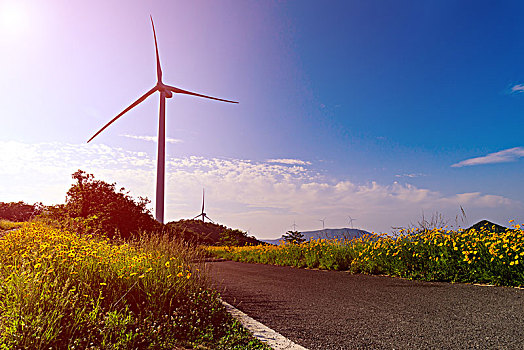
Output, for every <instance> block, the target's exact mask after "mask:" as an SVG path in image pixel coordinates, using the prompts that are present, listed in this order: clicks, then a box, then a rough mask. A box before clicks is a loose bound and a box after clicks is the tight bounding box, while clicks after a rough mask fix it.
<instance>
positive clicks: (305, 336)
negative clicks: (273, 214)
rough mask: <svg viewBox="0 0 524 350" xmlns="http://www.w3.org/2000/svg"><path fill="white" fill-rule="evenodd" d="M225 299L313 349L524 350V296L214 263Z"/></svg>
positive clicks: (486, 289) (381, 278) (215, 278)
mask: <svg viewBox="0 0 524 350" xmlns="http://www.w3.org/2000/svg"><path fill="white" fill-rule="evenodd" d="M206 265H207V267H208V268H209V272H210V273H209V275H210V278H211V283H212V284H213V285H214V286H215V288H216V289H217V290H219V291H220V292H221V294H222V298H223V299H224V300H225V301H227V302H228V303H230V304H232V305H233V306H235V307H237V308H238V309H240V310H241V311H243V312H245V313H246V314H248V315H249V316H251V317H253V318H254V319H256V320H258V321H259V322H262V323H263V324H265V325H266V326H268V327H270V328H272V329H274V330H275V331H277V332H279V333H280V334H282V335H284V336H285V337H287V338H289V339H291V340H292V341H294V342H296V343H297V344H300V345H302V346H304V347H306V348H308V349H311V350H313V349H325V350H328V349H524V290H522V289H516V288H506V287H489V286H475V285H468V284H451V283H439V282H419V281H408V280H404V279H399V278H392V277H386V276H368V275H352V274H349V273H347V272H338V271H320V270H306V269H297V268H292V267H280V266H269V265H259V264H243V263H237V262H231V261H224V262H212V263H207V264H206Z"/></svg>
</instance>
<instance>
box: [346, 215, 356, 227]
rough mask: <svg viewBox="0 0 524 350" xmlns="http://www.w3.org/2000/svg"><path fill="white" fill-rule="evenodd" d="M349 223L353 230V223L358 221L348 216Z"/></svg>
mask: <svg viewBox="0 0 524 350" xmlns="http://www.w3.org/2000/svg"><path fill="white" fill-rule="evenodd" d="M348 219H349V220H348V222H349V224H350V225H351V228H353V221H356V220H357V219H353V218H352V217H351V216H349V215H348Z"/></svg>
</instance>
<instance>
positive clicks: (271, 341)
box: [220, 300, 308, 350]
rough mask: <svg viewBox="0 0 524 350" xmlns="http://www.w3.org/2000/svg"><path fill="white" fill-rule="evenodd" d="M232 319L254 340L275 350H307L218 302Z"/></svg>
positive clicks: (240, 312) (226, 304)
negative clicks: (245, 329)
mask: <svg viewBox="0 0 524 350" xmlns="http://www.w3.org/2000/svg"><path fill="white" fill-rule="evenodd" d="M220 301H221V302H222V304H223V305H224V306H225V308H226V310H227V312H229V313H230V314H231V315H232V316H233V317H234V318H236V319H237V320H238V321H240V323H241V324H242V326H244V327H245V328H247V329H248V330H249V331H250V332H251V333H252V334H253V336H254V337H255V338H257V339H258V340H260V341H261V342H264V343H266V344H268V345H269V346H271V347H272V348H273V349H275V350H308V349H306V348H305V347H303V346H301V345H298V344H296V343H294V342H293V341H291V340H289V339H288V338H286V337H284V336H283V335H282V334H280V333H278V332H276V331H274V330H273V329H271V328H269V327H268V326H266V325H264V324H263V323H260V322H258V321H257V320H255V319H254V318H252V317H249V316H248V315H246V314H245V313H243V312H242V311H240V310H239V309H237V308H235V307H234V306H232V305H230V304H228V303H226V302H225V301H223V300H220Z"/></svg>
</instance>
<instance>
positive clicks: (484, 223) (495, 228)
mask: <svg viewBox="0 0 524 350" xmlns="http://www.w3.org/2000/svg"><path fill="white" fill-rule="evenodd" d="M473 229H474V230H475V231H481V230H482V229H485V230H489V231H490V232H496V233H502V232H506V231H508V230H510V231H512V229H509V228H507V227H504V226H501V225H498V224H495V223H493V222H491V221H488V220H481V221H479V222H477V223H476V224H475V225H473V226H471V227H469V228H467V229H466V231H469V230H473Z"/></svg>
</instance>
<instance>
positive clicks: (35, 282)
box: [0, 223, 265, 349]
mask: <svg viewBox="0 0 524 350" xmlns="http://www.w3.org/2000/svg"><path fill="white" fill-rule="evenodd" d="M199 258H200V257H199V253H198V252H197V251H195V250H192V249H189V248H188V247H187V246H185V245H184V244H182V243H176V242H172V241H169V240H167V239H164V238H162V237H148V238H143V239H141V240H139V241H136V242H133V243H121V244H114V243H111V242H109V241H108V240H104V239H100V238H95V237H91V236H79V235H76V234H74V233H71V232H67V231H60V230H59V229H57V228H53V227H51V226H48V225H45V224H42V223H30V224H26V225H24V226H23V227H22V228H21V229H20V230H16V231H10V232H7V233H6V234H5V236H4V237H3V238H1V239H0V348H1V349H15V348H16V349H49V348H54V349H87V348H102V349H124V348H128V349H176V348H179V347H181V346H183V347H193V346H197V345H198V344H201V345H203V346H206V345H209V344H213V348H216V349H258V348H260V349H262V348H265V347H264V346H263V345H261V344H260V343H258V342H255V341H252V339H251V338H249V337H247V336H246V332H245V331H244V330H242V328H241V327H240V326H239V324H238V323H236V322H234V321H233V320H232V319H231V317H230V316H229V315H228V314H227V313H226V312H225V310H224V308H223V306H222V305H221V303H220V302H219V300H218V298H217V295H216V294H215V292H213V291H210V290H209V289H207V288H206V280H205V274H204V271H202V267H201V266H199V265H198V264H196V263H195V261H198V260H199Z"/></svg>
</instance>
